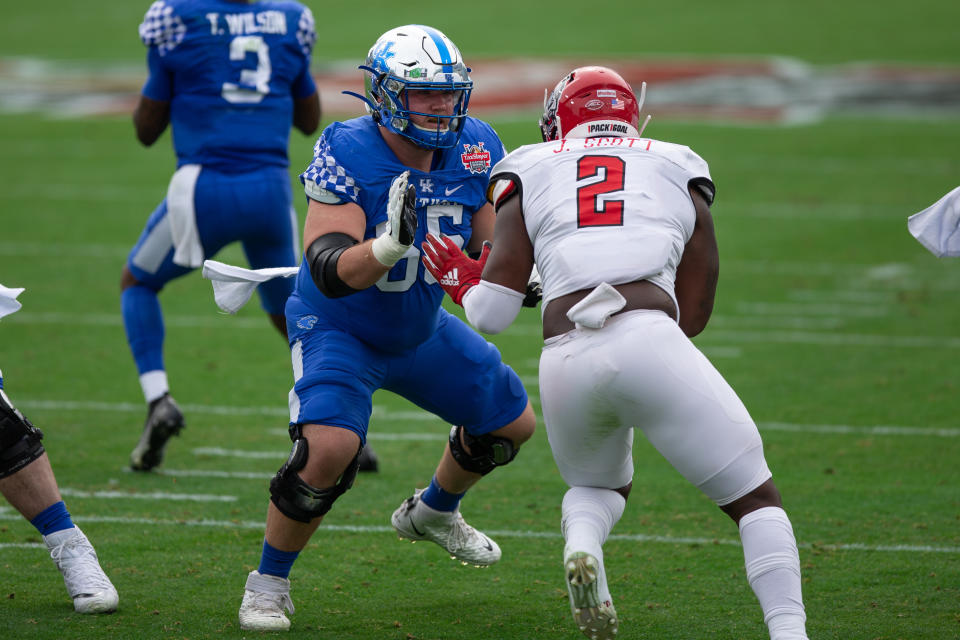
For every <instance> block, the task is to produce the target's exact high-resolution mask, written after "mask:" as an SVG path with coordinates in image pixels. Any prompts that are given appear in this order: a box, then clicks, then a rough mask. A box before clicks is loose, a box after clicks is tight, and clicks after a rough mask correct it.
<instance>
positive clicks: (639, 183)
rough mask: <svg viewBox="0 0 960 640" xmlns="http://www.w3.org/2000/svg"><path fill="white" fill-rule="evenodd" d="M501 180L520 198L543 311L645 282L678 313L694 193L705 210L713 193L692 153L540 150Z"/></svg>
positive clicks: (513, 164) (655, 147) (664, 146)
mask: <svg viewBox="0 0 960 640" xmlns="http://www.w3.org/2000/svg"><path fill="white" fill-rule="evenodd" d="M497 180H503V181H512V182H513V185H514V186H513V187H510V186H509V185H508V184H507V183H505V182H504V183H500V184H499V185H497V187H502V188H506V189H511V188H516V189H517V190H518V191H519V197H520V198H521V206H522V208H523V215H524V220H525V223H526V228H527V233H528V234H529V236H530V241H531V243H532V244H533V248H534V260H535V262H536V264H537V269H538V270H539V272H540V276H541V278H542V279H543V307H544V309H545V308H546V306H547V304H548V303H549V302H550V301H551V300H553V299H554V298H558V297H560V296H562V295H565V294H568V293H572V292H574V291H579V290H582V289H592V288H594V287H596V286H597V285H599V284H600V283H602V282H606V283H608V284H614V285H615V284H622V283H625V282H633V281H635V280H644V279H646V280H649V281H651V282H653V283H654V284H656V285H657V286H659V287H661V288H662V289H664V290H665V291H666V292H667V293H668V294H670V296H671V298H673V300H674V303H675V304H676V295H675V294H674V282H675V280H676V272H677V265H678V264H680V258H681V256H682V255H683V248H684V246H685V245H686V243H687V241H688V240H689V239H690V236H691V234H692V233H693V227H694V223H695V221H696V210H695V208H694V204H693V200H692V199H691V198H690V194H689V191H688V186H689V185H691V184H692V185H695V186H697V187H698V188H699V189H700V190H701V192H702V193H703V194H704V196H705V197H706V199H707V201H708V202H712V200H713V193H714V186H713V181H712V180H711V179H710V172H709V169H708V168H707V163H706V162H704V161H703V159H702V158H701V157H700V156H698V155H697V154H696V153H694V152H693V151H692V150H690V149H689V148H688V147H685V146H681V145H677V144H672V143H669V142H661V141H659V140H651V139H646V138H642V139H641V138H614V137H609V138H584V139H566V140H557V141H553V142H544V143H540V144H533V145H527V146H524V147H520V148H519V149H517V150H516V151H514V152H512V153H510V154H509V155H508V156H507V157H505V158H504V159H503V160H501V161H500V162H498V163H497V164H496V166H495V167H494V168H493V171H492V173H491V184H493V183H494V181H497ZM502 188H495V191H494V193H495V195H496V194H501V193H503V191H502ZM678 308H679V307H678Z"/></svg>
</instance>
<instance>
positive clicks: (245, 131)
mask: <svg viewBox="0 0 960 640" xmlns="http://www.w3.org/2000/svg"><path fill="white" fill-rule="evenodd" d="M140 39H141V40H142V41H143V43H144V44H145V45H146V46H147V48H148V52H147V66H148V68H149V77H148V78H147V81H146V84H145V85H144V87H143V91H142V95H141V96H140V100H139V102H138V104H137V107H136V110H135V111H134V114H133V122H134V125H135V127H136V133H137V138H139V140H140V142H142V143H143V144H144V145H147V146H149V145H151V144H153V143H154V142H155V141H156V140H157V138H159V137H160V134H161V133H163V131H164V130H165V129H166V128H167V125H168V124H169V125H170V126H171V128H172V130H173V144H174V149H175V151H176V154H177V171H176V173H174V174H173V178H172V179H171V180H170V185H169V187H168V189H167V194H166V197H165V198H164V200H163V202H161V203H160V205H159V206H157V208H156V209H155V210H154V212H153V214H152V215H151V216H150V219H149V220H148V221H147V224H146V227H145V228H144V230H143V233H142V234H141V235H140V239H139V240H138V241H137V243H136V245H135V246H134V247H133V250H132V251H131V252H130V255H129V257H128V259H127V263H126V265H125V266H124V268H123V274H122V276H121V289H122V294H121V306H122V311H123V322H124V327H125V328H126V332H127V341H128V342H129V344H130V349H131V351H132V352H133V358H134V360H135V362H136V365H137V370H138V372H139V374H140V385H141V387H142V388H143V394H144V397H145V399H146V401H147V404H148V406H149V408H148V412H147V420H146V423H145V424H144V428H143V434H142V436H141V438H140V441H139V442H138V443H137V446H136V448H135V449H134V450H133V452H132V453H131V455H130V466H131V467H132V468H133V469H135V470H139V471H148V470H150V469H152V468H154V467H156V466H157V465H158V464H160V462H161V460H162V459H163V452H164V447H165V446H166V443H167V440H169V438H170V437H171V436H173V435H176V434H178V433H179V432H180V430H181V429H182V428H183V426H184V419H183V414H182V413H181V412H180V409H179V407H178V406H177V404H176V403H175V402H174V400H173V398H171V397H170V393H169V385H168V382H167V374H166V371H165V369H164V363H163V340H164V325H163V315H162V313H161V310H160V303H159V301H158V297H157V294H158V293H159V292H160V290H161V289H163V287H164V286H165V285H166V284H167V283H168V282H170V281H171V280H173V279H174V278H179V277H180V276H183V275H184V274H186V273H189V272H190V271H192V270H194V269H196V268H197V267H199V266H201V265H202V264H203V259H204V257H206V256H212V255H214V254H216V253H217V252H218V251H219V250H220V249H221V248H222V247H224V246H225V245H227V244H230V243H232V242H236V241H240V242H242V243H243V249H244V252H245V253H246V256H247V259H248V260H249V261H250V264H251V266H253V267H255V268H260V267H283V266H295V265H296V264H297V260H298V258H299V255H300V248H299V243H298V242H299V238H298V235H297V233H298V231H297V230H298V226H299V225H298V222H297V215H296V211H295V210H294V208H293V205H292V193H291V188H290V177H289V173H288V165H289V161H288V158H287V145H288V140H289V134H290V126H291V123H292V124H293V126H295V127H296V128H297V129H299V130H300V131H302V132H303V133H304V134H311V133H313V132H314V131H316V129H317V126H318V125H319V124H320V100H319V96H318V94H317V89H316V85H315V84H314V82H313V78H312V77H311V75H310V54H311V51H312V48H313V43H314V41H315V40H316V32H315V30H314V23H313V15H312V14H311V13H310V10H309V9H307V8H306V7H304V6H303V5H301V4H300V3H298V2H294V1H292V0H277V1H267V2H256V3H250V4H248V3H247V2H245V1H242V0H158V1H157V2H154V3H153V4H152V5H151V6H150V8H149V10H148V11H147V13H146V16H145V17H144V19H143V23H142V24H141V25H140ZM291 290H292V283H291V282H289V280H277V281H274V282H270V283H265V284H264V285H263V286H262V287H260V290H259V292H260V297H261V303H262V306H263V309H264V310H265V311H266V312H267V314H268V315H269V316H270V319H271V321H272V322H273V324H274V325H275V326H276V328H277V329H278V330H279V331H280V333H281V334H283V335H284V336H286V322H285V320H284V316H283V307H284V304H285V303H286V300H287V297H288V296H289V295H290V292H291Z"/></svg>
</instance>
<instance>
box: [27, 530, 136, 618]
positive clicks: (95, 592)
mask: <svg viewBox="0 0 960 640" xmlns="http://www.w3.org/2000/svg"><path fill="white" fill-rule="evenodd" d="M43 541H44V542H45V543H46V545H47V549H49V550H50V557H51V558H53V561H54V562H55V563H56V565H57V568H58V569H60V573H61V574H63V582H64V584H65V585H66V586H67V593H69V594H70V597H71V598H73V608H74V610H76V611H78V612H79V613H113V612H114V611H116V610H117V604H118V603H119V601H120V597H119V596H118V595H117V590H116V589H115V588H114V587H113V583H112V582H110V578H108V577H107V574H105V573H104V572H103V569H101V568H100V561H99V560H98V559H97V552H96V551H94V549H93V545H91V544H90V541H89V540H87V536H85V535H83V531H81V530H80V528H79V527H76V526H75V527H73V528H72V529H64V530H62V531H55V532H53V533H51V534H50V535H47V536H43Z"/></svg>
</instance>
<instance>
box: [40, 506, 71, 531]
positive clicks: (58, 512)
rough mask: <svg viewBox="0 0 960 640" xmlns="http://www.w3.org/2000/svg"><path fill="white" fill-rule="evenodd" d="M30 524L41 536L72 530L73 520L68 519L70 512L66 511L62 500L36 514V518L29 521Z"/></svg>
mask: <svg viewBox="0 0 960 640" xmlns="http://www.w3.org/2000/svg"><path fill="white" fill-rule="evenodd" d="M30 524H32V525H33V526H35V527H36V528H37V531H39V532H40V535H43V536H48V535H50V534H51V533H55V532H57V531H63V530H64V529H72V528H73V520H71V519H70V512H69V511H67V505H65V504H64V503H63V500H61V501H60V502H54V503H53V504H52V505H50V506H49V507H47V508H46V509H44V510H43V511H41V512H40V513H38V514H37V515H36V517H34V518H33V519H32V520H30Z"/></svg>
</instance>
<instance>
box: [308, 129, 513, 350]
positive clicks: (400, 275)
mask: <svg viewBox="0 0 960 640" xmlns="http://www.w3.org/2000/svg"><path fill="white" fill-rule="evenodd" d="M504 155H505V149H504V147H503V143H502V142H501V141H500V138H499V137H498V136H497V134H496V132H495V131H494V130H493V128H492V127H490V125H488V124H486V123H485V122H483V121H481V120H477V119H475V118H467V119H466V121H465V122H464V124H463V133H462V135H461V137H460V142H459V144H458V145H457V146H455V147H453V148H450V149H440V150H437V151H435V152H434V163H433V168H432V169H431V171H430V172H429V173H424V172H422V171H417V170H416V169H410V168H409V167H406V166H404V165H403V164H401V163H400V161H399V160H397V157H396V156H395V155H394V154H393V151H391V150H390V147H388V146H387V143H386V142H385V141H384V140H383V137H382V136H381V135H380V131H379V127H378V125H377V124H376V123H375V122H374V121H373V118H371V117H370V116H363V117H360V118H355V119H353V120H348V121H347V122H343V123H340V122H335V123H333V124H331V125H330V126H328V127H327V128H326V129H324V131H323V133H322V134H321V135H320V138H319V140H317V144H316V146H315V147H314V158H313V162H312V163H311V164H310V166H309V167H307V170H306V171H305V172H304V173H303V174H302V175H301V176H300V180H301V182H303V184H304V187H305V190H306V192H307V194H308V195H310V194H311V193H317V192H318V191H319V190H321V189H322V190H324V191H325V192H327V193H331V192H332V193H334V194H336V195H337V196H339V197H340V198H341V199H342V200H343V201H345V202H353V203H356V204H357V205H359V206H360V207H361V208H362V209H363V211H364V213H365V214H366V217H367V224H366V229H365V231H364V236H363V237H364V239H367V238H373V237H376V236H378V235H380V234H381V233H383V231H384V228H385V226H386V220H387V195H388V192H389V190H390V183H391V182H392V181H393V179H394V178H395V177H396V176H397V175H399V174H401V173H403V172H404V171H406V170H408V169H409V171H410V179H409V184H412V185H414V186H415V187H416V190H417V224H418V226H417V235H416V238H415V239H414V243H413V246H412V247H411V248H410V249H409V250H408V251H407V253H406V255H405V256H404V257H403V258H402V259H401V260H400V261H399V262H397V264H396V265H394V266H393V268H392V269H391V270H390V271H389V272H387V273H386V275H384V277H383V278H381V279H380V280H379V281H378V282H377V283H376V284H375V285H374V286H372V287H369V288H367V289H364V290H363V291H360V292H358V293H354V294H351V295H349V296H345V297H342V298H327V297H326V296H325V295H323V294H322V293H321V292H320V291H319V289H317V287H316V285H315V284H314V282H313V278H312V277H311V276H310V268H309V265H307V264H306V262H305V261H304V262H302V263H301V265H300V273H299V274H298V276H297V284H296V289H295V292H294V295H295V296H298V297H299V298H300V299H301V301H302V302H303V303H304V304H306V305H308V306H309V307H310V308H311V309H313V310H315V311H316V312H317V313H318V314H322V315H324V316H325V318H326V322H328V323H331V324H333V325H334V326H336V327H337V328H339V329H341V330H343V331H346V332H349V333H351V334H352V335H354V336H356V337H357V338H359V339H361V340H363V341H364V342H366V343H367V344H369V345H371V346H373V347H376V348H378V349H382V350H385V351H390V352H399V351H405V350H407V349H410V348H412V347H414V346H416V345H418V344H420V343H421V342H423V341H424V340H425V339H426V338H427V337H428V336H430V335H431V333H432V332H433V331H434V328H435V327H436V324H437V320H438V315H439V313H440V302H441V301H442V300H443V289H442V288H441V287H440V285H439V284H438V283H437V281H436V280H435V279H434V278H433V276H431V275H430V274H429V273H428V272H427V271H426V269H425V268H424V266H423V265H422V264H421V263H420V245H421V243H422V242H423V239H424V237H425V236H426V234H427V232H430V233H432V234H434V235H440V234H441V233H443V234H444V235H447V236H450V237H451V239H453V241H454V242H456V243H457V244H458V245H459V246H461V247H464V246H466V245H467V243H468V242H469V241H470V236H471V235H472V233H473V230H472V227H471V223H472V220H473V214H474V213H476V212H477V211H478V210H479V209H480V208H481V207H483V205H484V204H486V201H487V200H486V189H487V182H488V180H489V177H490V168H491V167H492V166H493V165H494V164H496V163H497V162H499V161H500V159H501V158H502V157H503V156H504Z"/></svg>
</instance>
